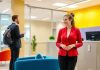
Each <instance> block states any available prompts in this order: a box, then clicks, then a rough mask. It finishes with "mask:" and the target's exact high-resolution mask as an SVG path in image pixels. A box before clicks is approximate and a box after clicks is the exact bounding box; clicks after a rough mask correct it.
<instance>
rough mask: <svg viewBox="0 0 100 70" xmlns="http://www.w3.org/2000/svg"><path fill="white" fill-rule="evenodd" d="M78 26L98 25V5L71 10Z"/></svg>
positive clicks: (99, 8)
mask: <svg viewBox="0 0 100 70" xmlns="http://www.w3.org/2000/svg"><path fill="white" fill-rule="evenodd" d="M73 12H74V14H75V25H76V27H78V28H87V27H95V26H100V5H97V6H93V7H88V8H84V9H80V10H75V11H73Z"/></svg>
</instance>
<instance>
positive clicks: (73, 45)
mask: <svg viewBox="0 0 100 70" xmlns="http://www.w3.org/2000/svg"><path fill="white" fill-rule="evenodd" d="M74 47H75V44H71V45H68V46H67V47H66V50H67V51H69V50H71V49H72V48H74Z"/></svg>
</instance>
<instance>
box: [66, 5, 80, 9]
mask: <svg viewBox="0 0 100 70" xmlns="http://www.w3.org/2000/svg"><path fill="white" fill-rule="evenodd" d="M66 7H67V8H77V7H78V6H77V5H76V4H72V5H68V6H66Z"/></svg>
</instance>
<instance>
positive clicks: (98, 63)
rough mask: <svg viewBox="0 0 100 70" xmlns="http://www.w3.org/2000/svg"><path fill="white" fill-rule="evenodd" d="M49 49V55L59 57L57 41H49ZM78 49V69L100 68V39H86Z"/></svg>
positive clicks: (92, 69) (91, 69)
mask: <svg viewBox="0 0 100 70" xmlns="http://www.w3.org/2000/svg"><path fill="white" fill-rule="evenodd" d="M47 49H48V52H47V55H49V56H54V57H58V55H57V53H58V49H57V47H56V43H55V42H48V44H47ZM78 51H79V56H78V62H77V66H76V70H100V41H84V42H83V46H82V47H81V48H79V49H78Z"/></svg>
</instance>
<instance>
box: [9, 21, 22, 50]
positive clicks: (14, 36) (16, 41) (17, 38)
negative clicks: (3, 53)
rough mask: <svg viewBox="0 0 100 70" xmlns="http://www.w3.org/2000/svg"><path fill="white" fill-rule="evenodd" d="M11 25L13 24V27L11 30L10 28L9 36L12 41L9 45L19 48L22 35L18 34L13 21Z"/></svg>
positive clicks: (17, 27) (17, 28) (16, 26)
mask: <svg viewBox="0 0 100 70" xmlns="http://www.w3.org/2000/svg"><path fill="white" fill-rule="evenodd" d="M11 25H15V27H14V29H13V30H11V38H12V41H13V43H12V44H11V45H10V46H11V47H16V48H20V47H21V38H22V37H23V35H22V34H20V31H19V26H18V25H16V24H15V23H12V24H11Z"/></svg>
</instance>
